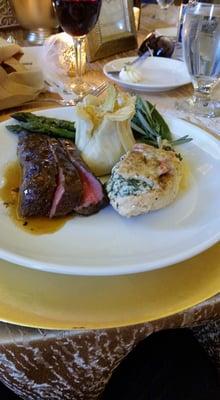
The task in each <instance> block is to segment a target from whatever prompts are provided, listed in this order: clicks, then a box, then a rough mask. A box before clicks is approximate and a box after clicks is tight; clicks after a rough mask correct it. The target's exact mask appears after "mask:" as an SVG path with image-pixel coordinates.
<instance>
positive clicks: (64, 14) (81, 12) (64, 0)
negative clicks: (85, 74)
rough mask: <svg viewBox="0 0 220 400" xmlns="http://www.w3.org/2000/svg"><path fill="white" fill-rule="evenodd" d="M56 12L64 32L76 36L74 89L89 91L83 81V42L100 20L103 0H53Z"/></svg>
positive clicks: (80, 92) (80, 91)
mask: <svg viewBox="0 0 220 400" xmlns="http://www.w3.org/2000/svg"><path fill="white" fill-rule="evenodd" d="M53 2H54V5H55V9H56V14H57V17H58V20H59V23H60V25H61V27H62V28H63V30H64V32H66V33H68V34H70V35H71V36H73V38H74V45H75V52H76V79H75V83H73V85H72V89H73V91H74V92H76V93H77V94H84V93H85V92H86V91H88V85H87V84H86V83H85V82H83V81H82V67H81V65H82V61H81V60H82V43H83V41H84V40H85V36H86V35H87V33H89V32H90V31H91V30H92V29H93V28H94V26H95V24H96V23H97V21H98V18H99V14H100V9H101V4H102V0H53Z"/></svg>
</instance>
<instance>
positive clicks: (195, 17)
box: [179, 3, 220, 117]
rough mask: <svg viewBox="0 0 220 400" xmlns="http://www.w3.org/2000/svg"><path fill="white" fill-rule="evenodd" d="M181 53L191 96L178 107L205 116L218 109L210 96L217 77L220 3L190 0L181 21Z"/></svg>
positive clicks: (219, 49)
mask: <svg viewBox="0 0 220 400" xmlns="http://www.w3.org/2000/svg"><path fill="white" fill-rule="evenodd" d="M183 55H184V60H185V63H186V65H187V68H188V72H189V74H190V76H191V78H192V83H193V87H194V93H193V96H192V98H190V99H188V100H186V101H185V102H184V103H182V104H181V107H179V108H181V109H184V110H185V111H191V112H194V113H196V114H200V115H203V116H207V117H215V116H217V115H219V113H220V101H219V102H218V101H214V100H212V99H211V94H212V91H213V89H214V87H215V86H216V85H217V83H218V82H219V78H220V4H209V3H192V4H191V5H190V6H189V7H188V9H187V11H186V14H185V17H184V22H183Z"/></svg>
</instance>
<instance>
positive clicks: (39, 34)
mask: <svg viewBox="0 0 220 400" xmlns="http://www.w3.org/2000/svg"><path fill="white" fill-rule="evenodd" d="M11 5H12V7H13V9H14V12H15V15H16V18H17V20H18V22H19V24H20V25H21V26H22V28H24V29H25V31H26V35H25V40H26V41H27V42H28V44H30V45H42V44H43V43H44V41H45V39H46V38H47V37H48V36H50V35H51V34H52V33H55V32H56V31H57V28H58V21H57V18H56V15H55V12H54V9H53V5H52V2H51V0H11Z"/></svg>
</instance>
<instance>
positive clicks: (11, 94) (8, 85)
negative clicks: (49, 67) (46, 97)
mask: <svg viewBox="0 0 220 400" xmlns="http://www.w3.org/2000/svg"><path fill="white" fill-rule="evenodd" d="M22 55H23V52H22V49H21V48H20V47H19V46H18V45H17V44H9V45H4V46H3V47H0V110H4V109H7V108H11V107H16V106H19V105H21V104H23V103H26V102H27V101H30V100H33V99H35V98H36V97H37V96H38V94H39V93H40V92H41V91H43V89H44V81H43V75H42V72H41V71H39V70H36V69H35V70H34V69H33V70H27V69H26V68H25V66H24V65H23V64H22V63H21V62H20V59H21V57H22Z"/></svg>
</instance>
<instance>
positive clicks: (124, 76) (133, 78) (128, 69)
mask: <svg viewBox="0 0 220 400" xmlns="http://www.w3.org/2000/svg"><path fill="white" fill-rule="evenodd" d="M119 78H120V79H121V80H122V81H124V82H129V83H138V82H141V81H142V79H143V77H142V75H141V73H140V72H139V71H138V70H137V68H135V67H134V66H133V65H126V66H125V67H123V68H122V70H121V71H120V73H119Z"/></svg>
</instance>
